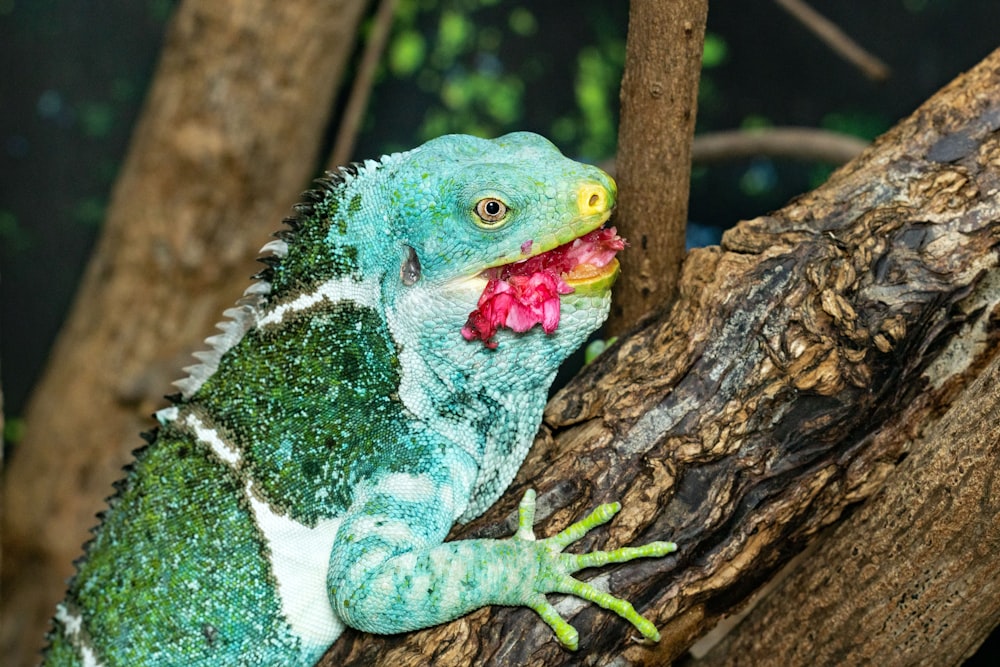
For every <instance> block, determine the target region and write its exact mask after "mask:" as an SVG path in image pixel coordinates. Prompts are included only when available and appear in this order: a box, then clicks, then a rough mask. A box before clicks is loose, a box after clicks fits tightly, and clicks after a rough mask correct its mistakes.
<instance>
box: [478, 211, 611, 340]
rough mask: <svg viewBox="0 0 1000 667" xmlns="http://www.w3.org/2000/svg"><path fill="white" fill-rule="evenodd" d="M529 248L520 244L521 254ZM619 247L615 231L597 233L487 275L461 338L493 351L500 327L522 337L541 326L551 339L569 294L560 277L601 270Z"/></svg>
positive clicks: (498, 267) (600, 230)
mask: <svg viewBox="0 0 1000 667" xmlns="http://www.w3.org/2000/svg"><path fill="white" fill-rule="evenodd" d="M529 243H530V242H528V241H526V242H525V243H524V244H522V246H521V248H522V251H523V250H524V249H525V246H527V247H528V248H530V245H529ZM624 247H625V241H624V240H623V239H622V238H621V237H619V236H618V234H617V231H616V230H615V228H614V227H610V228H607V229H597V230H594V231H592V232H590V233H589V234H585V235H584V236H582V237H580V238H578V239H574V240H572V241H570V242H569V243H566V244H563V245H561V246H559V247H558V248H554V249H552V250H549V251H548V252H544V253H542V254H540V255H535V256H534V257H531V258H529V259H526V260H523V261H520V262H514V263H513V264H504V265H503V266H497V267H494V268H492V269H487V270H486V271H484V272H483V275H484V276H485V277H486V278H487V282H486V288H485V289H484V290H483V293H482V294H481V295H480V296H479V302H478V303H477V305H476V310H474V311H472V313H470V314H469V319H468V321H466V323H465V326H464V327H462V336H463V337H464V338H465V339H466V340H469V341H472V340H482V341H483V344H484V345H486V347H488V348H490V349H493V348H496V346H497V343H496V341H495V340H493V336H494V335H495V334H496V332H497V330H498V329H499V328H500V327H507V328H508V329H511V330H513V331H517V332H519V333H523V332H525V331H528V330H529V329H531V328H532V327H533V326H535V325H536V324H541V325H542V330H543V331H545V333H547V334H548V333H552V332H553V331H555V330H556V328H557V327H558V326H559V295H561V294H569V293H570V292H572V291H573V288H572V287H570V285H569V284H567V282H566V280H565V279H564V276H566V275H568V274H570V273H571V272H572V271H573V270H574V269H575V268H576V267H578V266H582V265H589V266H592V267H595V268H601V267H604V266H606V265H607V264H608V263H609V262H611V260H612V259H613V258H614V256H615V253H617V252H618V251H619V250H622V249H623V248H624Z"/></svg>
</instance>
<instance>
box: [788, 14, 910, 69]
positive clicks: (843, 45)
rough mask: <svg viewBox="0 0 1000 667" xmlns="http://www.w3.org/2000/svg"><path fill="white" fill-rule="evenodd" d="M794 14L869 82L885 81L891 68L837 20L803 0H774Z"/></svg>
mask: <svg viewBox="0 0 1000 667" xmlns="http://www.w3.org/2000/svg"><path fill="white" fill-rule="evenodd" d="M774 1H775V2H776V3H777V4H778V6H780V7H781V8H782V9H784V10H785V11H786V12H788V13H789V14H791V15H792V16H793V17H795V18H796V19H797V20H798V21H799V22H800V23H802V25H804V26H805V27H806V28H808V29H809V30H810V31H811V32H812V33H813V34H814V35H816V36H817V37H819V39H820V41H822V42H823V43H824V44H826V45H827V46H828V47H830V49H831V50H832V51H833V52H834V53H836V54H837V55H838V56H840V57H841V58H843V59H844V60H846V61H847V62H849V63H851V64H852V65H854V66H855V67H856V68H858V69H859V70H860V71H861V73H862V74H864V75H865V76H866V77H868V78H869V79H871V80H872V81H885V80H886V79H888V78H889V76H890V75H891V74H892V70H891V69H889V66H888V65H886V64H885V63H884V62H882V61H881V60H879V59H878V58H877V57H875V56H874V55H872V54H871V53H869V52H868V51H866V50H865V49H864V48H863V47H862V46H861V45H860V44H858V43H857V42H855V41H854V40H853V39H851V38H850V37H849V36H848V35H847V33H845V32H844V31H843V30H841V29H840V28H839V27H838V26H837V24H836V23H834V22H833V21H831V20H830V19H828V18H826V17H825V16H823V15H822V14H820V13H819V12H817V11H816V10H815V9H813V8H812V7H810V6H809V5H807V4H806V3H805V2H803V1H802V0H774Z"/></svg>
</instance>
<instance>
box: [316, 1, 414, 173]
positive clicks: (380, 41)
mask: <svg viewBox="0 0 1000 667" xmlns="http://www.w3.org/2000/svg"><path fill="white" fill-rule="evenodd" d="M398 4H399V0H382V1H381V2H380V3H379V5H378V10H377V11H376V12H375V19H374V21H373V23H372V29H371V33H370V34H369V35H368V42H367V43H366V44H365V51H364V55H362V57H361V64H360V65H359V66H358V73H357V75H356V76H355V77H354V83H353V84H352V85H351V94H350V96H349V97H348V99H347V106H346V107H345V108H344V115H343V117H342V118H341V120H340V128H339V129H338V130H337V139H336V140H335V141H334V143H333V151H332V152H331V153H330V159H329V160H327V165H326V168H327V169H328V170H330V171H333V170H335V169H336V168H337V167H340V166H343V165H345V164H347V163H348V161H350V159H351V154H352V153H353V152H354V145H355V144H356V143H357V140H358V134H359V133H360V132H361V123H362V121H364V117H365V110H366V109H367V108H368V100H369V98H370V97H371V94H372V88H373V86H374V81H375V71H376V70H377V69H378V64H379V61H380V60H381V59H382V54H383V53H384V52H385V45H386V44H387V43H388V41H389V33H390V32H392V21H393V17H394V16H395V14H396V5H398Z"/></svg>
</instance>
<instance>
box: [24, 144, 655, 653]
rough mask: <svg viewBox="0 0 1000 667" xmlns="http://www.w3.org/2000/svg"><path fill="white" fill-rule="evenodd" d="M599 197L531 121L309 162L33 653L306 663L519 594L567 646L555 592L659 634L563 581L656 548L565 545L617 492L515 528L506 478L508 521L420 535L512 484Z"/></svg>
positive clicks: (594, 260) (574, 296) (520, 602)
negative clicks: (480, 535) (348, 162)
mask: <svg viewBox="0 0 1000 667" xmlns="http://www.w3.org/2000/svg"><path fill="white" fill-rule="evenodd" d="M615 196H616V190H615V184H614V182H613V181H612V180H611V178H610V177H609V176H608V175H607V174H605V173H604V172H602V171H601V170H599V169H597V168H595V167H592V166H588V165H585V164H581V163H579V162H574V161H572V160H569V159H567V158H565V157H563V156H562V155H561V154H560V153H559V151H558V150H557V149H556V148H555V147H554V146H553V145H552V144H551V143H549V142H548V141H547V140H545V139H543V138H542V137H539V136H537V135H533V134H528V133H516V134H509V135H506V136H503V137H500V138H498V139H494V140H485V139H477V138H474V137H468V136H459V135H451V136H445V137H440V138H438V139H435V140H433V141H430V142H428V143H426V144H424V145H422V146H420V147H418V148H415V149H413V150H411V151H407V152H404V153H397V154H393V155H388V156H385V157H383V158H382V159H381V160H378V161H374V160H372V161H367V162H365V163H363V164H358V165H353V166H352V167H350V168H345V169H342V170H340V171H339V172H338V173H336V174H331V175H329V176H328V177H327V178H325V179H321V180H320V181H319V182H318V183H317V187H316V189H314V190H312V191H310V192H308V193H306V194H305V195H304V198H303V202H302V203H301V204H299V205H297V206H296V207H295V214H294V215H293V216H292V217H290V218H288V219H287V220H286V222H287V224H288V228H287V229H284V230H282V231H280V232H278V233H277V234H276V237H277V238H276V239H275V240H273V241H271V242H270V243H268V244H266V245H265V246H264V248H263V250H262V252H263V253H264V256H263V257H262V261H263V262H264V264H265V268H264V270H263V271H261V273H260V274H258V276H256V281H255V282H254V283H252V284H251V285H250V287H248V288H247V290H246V292H245V293H244V294H243V297H242V298H241V299H240V300H239V301H237V304H236V306H235V307H234V308H231V309H229V310H227V311H225V313H224V315H225V317H226V319H225V320H224V321H223V322H221V323H220V324H219V325H218V328H219V329H220V332H219V333H218V334H216V335H214V336H211V337H210V338H208V339H207V340H206V343H207V344H208V346H209V349H207V350H206V351H203V352H199V353H197V354H196V355H195V356H196V358H197V359H198V363H196V364H194V365H193V366H190V367H188V368H187V369H186V370H187V371H188V376H187V377H185V378H184V379H182V380H180V381H178V382H177V383H176V384H177V386H178V388H179V389H180V393H178V394H176V395H175V396H173V397H172V398H171V400H172V405H171V406H170V407H168V408H166V409H163V410H160V411H159V412H158V413H157V415H156V417H157V421H158V423H159V426H158V428H157V430H156V431H155V432H153V433H150V434H146V437H147V440H148V441H149V444H148V446H146V447H145V448H143V449H141V450H139V451H137V453H136V459H135V461H134V462H133V464H132V465H130V466H129V468H128V469H127V472H126V476H125V478H124V479H123V480H122V481H120V482H119V483H118V484H117V485H116V490H117V493H116V494H115V496H114V497H113V498H111V500H110V502H109V507H108V509H107V511H106V512H105V513H104V515H103V517H102V521H101V524H100V526H98V528H97V529H96V530H95V532H94V538H93V540H91V541H90V542H89V543H88V544H87V545H86V547H85V554H84V557H83V558H82V559H81V560H80V561H79V562H78V566H77V574H76V576H75V577H74V578H73V580H72V581H71V583H70V586H69V591H68V593H67V595H66V599H65V600H64V601H63V602H62V603H60V604H59V605H58V607H57V609H56V613H55V618H54V620H53V627H52V631H51V633H50V634H49V646H48V648H47V650H46V653H45V657H44V664H46V665H50V666H56V665H60V666H62V665H89V666H93V667H102V666H109V667H110V666H118V665H129V666H133V665H205V666H208V665H212V666H223V667H225V666H232V665H313V664H315V663H316V662H317V661H318V660H319V659H320V657H321V656H322V655H323V653H324V652H325V651H326V650H327V649H328V648H329V647H330V646H331V645H332V644H333V642H335V641H336V639H337V637H338V636H339V635H340V634H341V632H342V631H343V630H344V628H345V627H347V626H350V627H354V628H358V629H360V630H363V631H367V632H373V633H381V634H389V633H398V632H406V631H409V630H414V629H418V628H424V627H428V626H432V625H435V624H437V623H443V622H445V621H449V620H451V619H454V618H457V617H459V616H462V615H463V614H466V613H468V612H470V611H472V610H474V609H477V608H479V607H482V606H485V605H489V604H503V605H515V606H525V607H530V608H531V609H533V610H535V611H536V612H537V613H538V614H539V615H540V616H541V618H542V620H543V621H544V622H546V623H547V624H548V625H549V626H551V627H552V629H553V630H554V632H555V635H556V637H557V638H558V640H559V641H560V642H562V643H563V645H565V646H567V647H568V648H576V647H577V644H578V637H577V634H576V631H575V630H574V629H573V628H572V626H571V625H569V624H568V623H567V622H566V621H565V620H564V619H562V618H561V617H560V616H559V614H558V613H557V612H556V610H555V609H554V608H553V607H552V606H551V605H550V604H549V603H548V602H547V600H546V595H547V594H548V593H552V592H560V593H568V594H571V595H576V596H578V597H582V598H584V599H586V600H590V601H592V602H595V603H596V604H598V605H600V606H602V607H604V608H606V609H609V610H611V611H612V612H614V613H616V614H618V615H620V616H621V617H623V618H624V619H626V620H627V621H629V622H630V623H631V624H632V625H633V626H634V627H635V628H636V630H638V632H639V633H641V634H642V635H643V636H644V637H646V638H648V639H653V640H655V639H656V638H658V634H657V631H656V628H655V627H653V625H652V624H651V623H650V622H649V621H648V620H647V619H645V618H644V617H642V616H641V615H639V614H638V613H637V612H636V610H635V609H633V608H632V606H631V605H630V604H629V603H628V602H626V601H624V600H621V599H618V598H615V597H613V596H612V595H611V594H610V593H606V592H602V591H598V590H596V589H595V588H593V587H591V586H590V585H588V584H586V583H584V582H581V581H579V580H577V579H574V578H573V576H572V575H573V573H575V572H576V571H578V570H581V569H583V568H587V567H595V566H600V565H604V564H607V563H618V562H624V561H628V560H632V559H635V558H642V557H659V556H663V555H665V554H667V553H669V552H670V551H672V550H673V549H674V545H673V544H671V543H667V542H653V543H651V544H647V545H645V546H641V547H623V548H619V549H615V550H614V551H609V552H595V553H590V554H582V555H577V554H566V553H563V549H564V548H565V547H567V546H568V545H570V544H571V543H573V542H575V541H576V540H578V539H579V538H580V537H581V536H583V535H584V534H585V533H586V532H587V531H588V530H590V529H591V528H594V527H595V526H598V525H600V524H602V523H606V522H607V521H610V520H611V518H612V517H613V516H614V514H615V513H616V512H617V511H618V505H617V504H615V503H611V504H605V505H601V506H599V507H598V508H597V509H596V510H595V511H594V512H593V513H592V514H591V515H589V516H588V517H586V518H585V519H583V520H582V521H580V522H578V523H576V524H574V525H572V526H570V527H569V528H567V529H566V530H564V531H563V532H561V533H559V534H558V535H556V536H553V537H550V538H547V539H538V540H536V539H534V535H533V533H532V528H531V525H532V521H533V517H534V510H535V495H534V493H533V492H528V493H527V494H525V496H524V498H523V500H522V502H521V512H520V527H519V528H518V531H517V533H516V534H515V535H514V536H512V537H511V538H509V539H503V540H500V539H479V540H465V541H457V542H448V543H444V542H443V540H444V538H445V536H446V535H447V533H448V531H449V529H450V528H451V526H452V525H453V524H454V523H456V522H462V521H468V520H469V519H471V518H474V517H475V516H477V515H479V514H480V513H482V512H483V511H484V510H485V509H486V508H487V507H489V506H490V505H491V504H493V502H494V501H496V499H497V498H498V497H499V496H500V494H501V493H503V491H504V489H506V488H507V486H508V485H509V484H510V481H511V479H512V478H513V476H514V473H515V472H516V470H517V468H518V466H519V465H520V464H521V462H522V461H523V459H524V457H525V455H526V453H527V451H528V447H529V446H530V445H531V442H532V440H533V438H534V435H535V432H536V430H537V428H538V425H539V422H540V421H541V417H542V409H543V408H544V405H545V399H546V394H547V391H548V388H549V385H550V384H551V383H552V380H553V378H554V376H555V373H556V370H557V368H558V366H559V364H560V363H561V362H562V361H563V360H564V359H565V358H566V357H567V356H568V355H569V354H570V353H572V352H573V351H574V350H575V349H576V348H577V347H579V346H580V345H581V344H582V343H583V341H584V340H585V339H586V338H587V336H588V335H589V334H590V333H591V332H593V331H594V330H595V329H596V328H597V327H598V326H600V324H601V322H603V320H604V318H605V317H606V315H607V312H608V308H609V304H610V293H609V289H610V286H611V283H612V282H613V280H614V277H615V275H616V274H617V270H618V269H617V262H616V261H615V259H614V255H615V253H617V252H618V251H620V250H621V249H622V248H623V247H624V242H623V241H622V240H621V239H620V238H619V237H618V236H617V234H616V232H615V230H614V229H613V228H605V227H603V225H604V224H605V222H606V221H607V219H608V217H609V216H610V215H611V211H612V209H613V208H614V203H615ZM505 294H506V295H510V296H507V297H504V295H505ZM470 313H471V315H470ZM477 318H478V319H477ZM536 325H540V326H536ZM467 339H471V340H467Z"/></svg>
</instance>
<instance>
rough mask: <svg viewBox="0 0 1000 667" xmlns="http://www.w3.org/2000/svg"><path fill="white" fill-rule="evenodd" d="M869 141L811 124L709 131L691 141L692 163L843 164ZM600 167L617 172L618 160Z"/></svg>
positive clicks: (602, 164)
mask: <svg viewBox="0 0 1000 667" xmlns="http://www.w3.org/2000/svg"><path fill="white" fill-rule="evenodd" d="M867 146H868V142H866V141H865V140H864V139H859V138H857V137H855V136H852V135H849V134H842V133H840V132H831V131H830V130H820V129H817V128H811V127H768V128H760V129H753V130H722V131H720V132H706V133H705V134H699V135H697V136H696V137H695V138H694V142H693V143H692V144H691V164H694V165H705V164H718V163H720V162H734V161H736V160H745V159H747V158H754V157H769V158H780V159H786V160H796V161H803V162H820V163H823V164H831V165H835V166H836V165H842V164H845V163H847V162H849V161H850V160H853V159H854V158H855V157H857V156H858V154H859V153H861V151H863V150H864V149H865V148H866V147H867ZM599 166H600V167H601V169H603V170H604V171H606V172H608V173H609V174H612V175H614V173H615V161H614V160H607V161H605V162H602V163H601V164H600V165H599Z"/></svg>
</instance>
